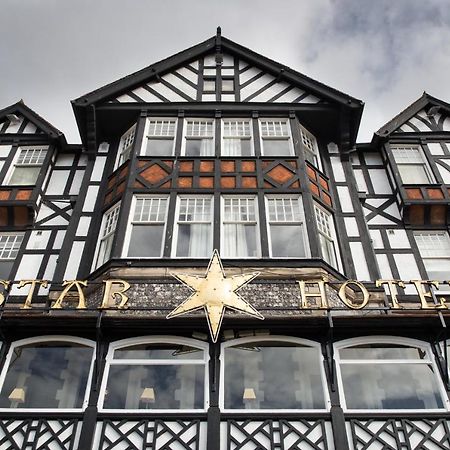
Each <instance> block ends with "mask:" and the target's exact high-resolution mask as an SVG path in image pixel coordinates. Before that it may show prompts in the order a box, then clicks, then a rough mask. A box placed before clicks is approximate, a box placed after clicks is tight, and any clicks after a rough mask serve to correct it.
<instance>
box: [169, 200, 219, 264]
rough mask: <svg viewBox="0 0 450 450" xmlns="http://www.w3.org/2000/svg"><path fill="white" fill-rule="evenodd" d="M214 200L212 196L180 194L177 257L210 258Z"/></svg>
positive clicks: (176, 215)
mask: <svg viewBox="0 0 450 450" xmlns="http://www.w3.org/2000/svg"><path fill="white" fill-rule="evenodd" d="M212 205H213V201H212V197H211V196H195V197H194V196H180V197H179V198H178V202H177V209H176V213H175V217H176V231H175V234H176V238H175V239H174V252H175V256H177V257H189V258H209V257H210V255H211V253H212V246H213V245H212V239H213V230H212V226H213V209H212Z"/></svg>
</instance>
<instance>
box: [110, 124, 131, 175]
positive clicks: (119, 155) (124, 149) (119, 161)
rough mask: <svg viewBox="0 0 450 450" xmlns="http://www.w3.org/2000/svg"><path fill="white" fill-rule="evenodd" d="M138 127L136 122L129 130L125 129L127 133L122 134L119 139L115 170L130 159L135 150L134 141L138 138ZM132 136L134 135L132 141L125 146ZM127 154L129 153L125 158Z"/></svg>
mask: <svg viewBox="0 0 450 450" xmlns="http://www.w3.org/2000/svg"><path fill="white" fill-rule="evenodd" d="M136 127H137V126H136V124H134V125H132V126H131V127H130V128H129V129H128V130H127V131H125V133H123V134H122V136H121V138H120V141H119V148H118V150H117V159H116V164H115V166H114V170H115V169H117V168H118V167H119V166H121V165H122V164H124V163H125V162H126V161H128V160H129V159H130V157H131V152H132V151H133V146H134V141H135V140H136ZM130 136H133V137H132V140H131V142H129V143H128V145H127V146H126V147H124V144H126V143H127V142H128V141H129V138H130ZM125 154H126V155H128V156H127V157H126V158H124V155H125Z"/></svg>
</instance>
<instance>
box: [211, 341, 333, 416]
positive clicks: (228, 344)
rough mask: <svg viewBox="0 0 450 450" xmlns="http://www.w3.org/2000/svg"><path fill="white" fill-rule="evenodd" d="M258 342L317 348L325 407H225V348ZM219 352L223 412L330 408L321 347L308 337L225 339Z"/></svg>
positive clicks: (318, 410) (220, 398)
mask: <svg viewBox="0 0 450 450" xmlns="http://www.w3.org/2000/svg"><path fill="white" fill-rule="evenodd" d="M258 342H289V343H292V344H297V345H301V346H306V347H311V348H314V349H316V350H317V357H318V359H319V370H320V381H321V383H322V389H323V397H324V400H325V408H323V409H226V408H225V389H226V386H225V367H226V359H225V350H226V349H227V348H228V347H234V346H236V345H242V344H250V343H258ZM221 347H222V348H221V352H220V388H219V407H220V410H221V411H223V412H228V413H246V414H247V413H257V412H259V413H270V412H272V411H273V412H278V413H285V412H297V413H299V412H301V413H314V412H327V411H329V410H330V407H331V400H330V396H329V393H328V383H327V379H326V375H325V369H324V364H323V361H324V360H323V356H322V349H321V346H320V344H319V343H318V342H314V341H310V340H308V339H300V338H295V337H290V336H281V335H274V336H271V335H269V336H260V337H259V336H251V337H244V338H237V339H231V340H229V341H226V342H224V343H223V344H222V346H221Z"/></svg>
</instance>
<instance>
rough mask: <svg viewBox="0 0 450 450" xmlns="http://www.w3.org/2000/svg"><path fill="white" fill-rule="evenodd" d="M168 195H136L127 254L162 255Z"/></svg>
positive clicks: (132, 255) (141, 255)
mask: <svg viewBox="0 0 450 450" xmlns="http://www.w3.org/2000/svg"><path fill="white" fill-rule="evenodd" d="M168 202H169V198H168V197H135V198H134V199H133V205H132V208H131V210H132V219H131V226H130V229H129V235H128V236H127V245H126V248H128V251H127V256H131V257H142V258H155V257H160V256H161V254H162V249H163V247H164V231H165V224H166V221H167V207H168Z"/></svg>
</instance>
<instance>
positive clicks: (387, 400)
mask: <svg viewBox="0 0 450 450" xmlns="http://www.w3.org/2000/svg"><path fill="white" fill-rule="evenodd" d="M341 372H342V380H343V386H344V393H345V401H346V404H347V408H349V409H432V408H434V409H436V408H443V407H444V403H443V401H442V398H441V395H440V393H439V390H438V380H437V379H436V375H435V374H434V373H433V371H432V368H431V366H429V365H427V364H400V363H397V364H395V363H392V364H341Z"/></svg>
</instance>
